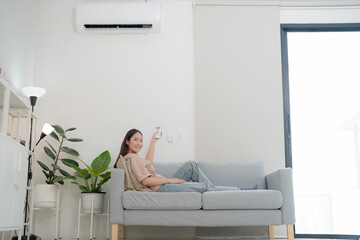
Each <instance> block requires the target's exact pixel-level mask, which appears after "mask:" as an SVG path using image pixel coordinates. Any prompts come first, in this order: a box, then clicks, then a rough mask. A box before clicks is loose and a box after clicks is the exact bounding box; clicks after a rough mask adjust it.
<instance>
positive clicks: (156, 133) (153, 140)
mask: <svg viewBox="0 0 360 240" xmlns="http://www.w3.org/2000/svg"><path fill="white" fill-rule="evenodd" d="M158 133H159V131H156V132H154V134H153V136H152V138H151V141H152V142H156V141H157V140H159V139H160V138H161V137H162V132H160V137H159V138H156V136H157V135H158Z"/></svg>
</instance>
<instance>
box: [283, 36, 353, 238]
mask: <svg viewBox="0 0 360 240" xmlns="http://www.w3.org/2000/svg"><path fill="white" fill-rule="evenodd" d="M288 58H289V85H290V114H291V139H292V164H293V171H294V191H295V207H296V225H295V226H296V233H297V234H341V235H343V234H346V235H360V224H359V222H360V221H359V217H360V150H359V149H360V146H359V142H360V137H359V135H360V132H359V128H360V32H289V33H288Z"/></svg>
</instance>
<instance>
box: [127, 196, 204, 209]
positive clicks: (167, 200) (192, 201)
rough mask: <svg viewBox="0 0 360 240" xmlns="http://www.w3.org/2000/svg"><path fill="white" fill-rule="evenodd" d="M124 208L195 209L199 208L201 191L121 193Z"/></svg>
mask: <svg viewBox="0 0 360 240" xmlns="http://www.w3.org/2000/svg"><path fill="white" fill-rule="evenodd" d="M122 203H123V206H124V208H125V209H151V210H157V209H159V210H169V209H171V210H197V209H201V206H202V203H201V193H197V192H167V193H164V192H136V191H125V192H124V193H123V195H122Z"/></svg>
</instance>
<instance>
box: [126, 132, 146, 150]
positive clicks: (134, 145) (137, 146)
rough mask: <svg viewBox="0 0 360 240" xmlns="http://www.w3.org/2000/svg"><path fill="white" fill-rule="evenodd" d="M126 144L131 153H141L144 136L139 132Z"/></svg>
mask: <svg viewBox="0 0 360 240" xmlns="http://www.w3.org/2000/svg"><path fill="white" fill-rule="evenodd" d="M126 144H127V145H128V146H129V153H139V152H140V150H141V148H142V147H143V136H142V135H141V133H139V132H137V133H135V134H134V135H133V136H132V137H131V138H130V140H129V141H126Z"/></svg>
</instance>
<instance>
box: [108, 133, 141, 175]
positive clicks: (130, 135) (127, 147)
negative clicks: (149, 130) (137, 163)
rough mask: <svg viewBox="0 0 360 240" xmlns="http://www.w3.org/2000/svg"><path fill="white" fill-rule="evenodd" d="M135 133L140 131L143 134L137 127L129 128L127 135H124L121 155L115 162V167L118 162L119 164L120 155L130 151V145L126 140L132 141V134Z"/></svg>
mask: <svg viewBox="0 0 360 240" xmlns="http://www.w3.org/2000/svg"><path fill="white" fill-rule="evenodd" d="M135 133H140V134H141V136H142V135H143V134H142V133H141V132H140V131H139V130H137V129H135V128H133V129H131V130H129V131H128V132H127V133H126V135H125V137H124V140H123V142H122V144H121V147H120V152H119V156H118V157H117V159H116V162H115V164H114V168H116V164H117V162H118V161H119V158H120V156H125V155H126V154H128V153H129V145H127V144H126V141H130V138H131V137H132V136H134V134H135Z"/></svg>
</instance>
